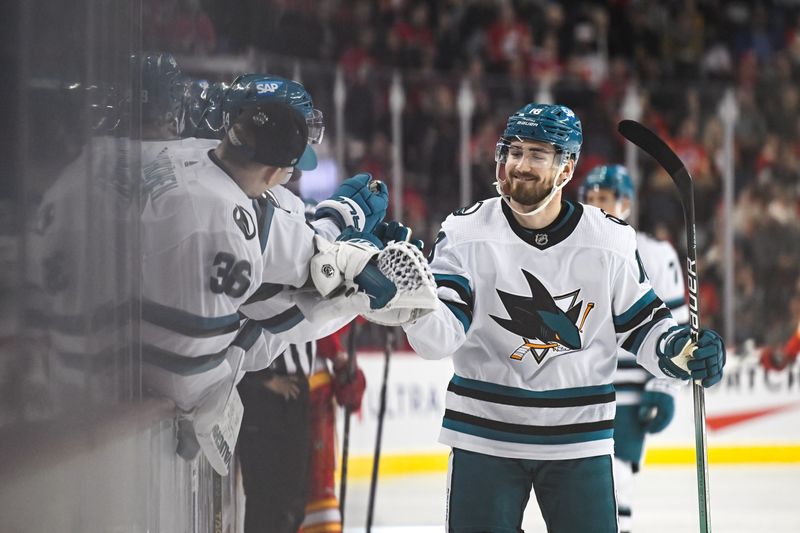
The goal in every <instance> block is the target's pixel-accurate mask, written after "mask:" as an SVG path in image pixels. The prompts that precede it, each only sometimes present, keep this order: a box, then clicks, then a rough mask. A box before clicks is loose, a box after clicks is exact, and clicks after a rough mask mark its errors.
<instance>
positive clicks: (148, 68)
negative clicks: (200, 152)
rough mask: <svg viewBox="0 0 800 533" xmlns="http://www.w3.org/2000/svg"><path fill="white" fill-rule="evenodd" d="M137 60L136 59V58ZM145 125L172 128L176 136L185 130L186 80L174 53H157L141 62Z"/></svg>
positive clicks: (141, 95) (147, 56)
mask: <svg viewBox="0 0 800 533" xmlns="http://www.w3.org/2000/svg"><path fill="white" fill-rule="evenodd" d="M134 59H135V56H134ZM140 68H141V75H142V87H141V94H140V101H141V104H142V122H143V124H145V125H148V126H154V127H162V126H164V125H170V126H172V127H173V128H174V134H175V135H176V136H177V135H178V134H179V133H180V132H181V131H182V130H183V95H184V91H185V87H186V85H185V83H186V80H185V78H184V77H183V75H182V74H181V69H180V68H179V67H178V63H177V62H176V61H175V58H174V57H173V56H172V54H169V53H166V52H155V53H150V54H145V55H144V56H142V57H141V59H140Z"/></svg>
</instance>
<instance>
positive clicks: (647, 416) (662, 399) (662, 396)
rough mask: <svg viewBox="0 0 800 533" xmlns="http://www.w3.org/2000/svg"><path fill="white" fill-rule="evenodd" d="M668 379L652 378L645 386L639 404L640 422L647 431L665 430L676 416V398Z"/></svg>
mask: <svg viewBox="0 0 800 533" xmlns="http://www.w3.org/2000/svg"><path fill="white" fill-rule="evenodd" d="M666 381H668V380H666V379H651V380H650V381H648V382H647V384H646V385H645V386H644V389H645V390H644V392H643V393H642V403H641V404H640V406H639V422H641V424H642V427H643V429H644V430H645V431H646V432H647V433H658V432H659V431H663V430H664V429H665V428H666V427H667V426H668V425H669V423H670V422H671V421H672V417H673V416H675V398H673V397H672V394H670V389H671V387H670V385H668V384H666V383H665V382H666Z"/></svg>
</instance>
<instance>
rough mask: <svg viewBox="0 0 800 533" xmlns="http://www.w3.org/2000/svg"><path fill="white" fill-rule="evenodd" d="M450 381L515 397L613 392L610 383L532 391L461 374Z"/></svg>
mask: <svg viewBox="0 0 800 533" xmlns="http://www.w3.org/2000/svg"><path fill="white" fill-rule="evenodd" d="M450 383H454V384H456V385H459V386H461V387H464V388H467V389H474V390H477V391H482V392H491V393H494V394H504V395H506V396H514V397H517V398H581V397H583V396H595V395H598V394H608V393H611V392H614V385H612V384H611V383H609V384H607V385H592V386H590V387H573V388H569V389H555V390H546V391H533V390H527V389H518V388H516V387H508V386H506V385H497V384H495V383H488V382H486V381H478V380H476V379H469V378H462V377H461V376H457V375H455V374H454V375H453V379H451V380H450Z"/></svg>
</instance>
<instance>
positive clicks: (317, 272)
mask: <svg viewBox="0 0 800 533" xmlns="http://www.w3.org/2000/svg"><path fill="white" fill-rule="evenodd" d="M316 244H317V248H319V250H320V252H319V253H318V254H317V255H315V256H314V257H313V258H312V259H311V279H312V281H313V282H314V286H315V287H316V288H317V291H318V292H319V293H320V295H322V296H323V297H330V298H335V297H337V296H341V295H344V296H350V295H351V294H353V293H355V292H361V293H364V294H365V295H366V296H367V297H368V298H369V308H370V309H381V308H382V307H385V306H386V304H387V303H389V301H391V300H392V298H394V296H395V294H397V287H396V286H395V284H394V283H392V282H391V281H390V280H389V279H388V278H387V277H386V276H384V275H383V274H382V273H381V271H380V270H379V269H378V266H377V263H376V261H375V260H374V258H375V257H376V256H377V255H378V253H379V252H380V250H381V248H383V243H381V241H380V240H379V239H378V238H377V237H376V236H375V235H373V234H371V233H366V232H361V231H357V230H355V229H354V228H352V227H348V228H345V230H344V231H343V232H342V233H341V235H339V237H338V238H337V239H336V242H335V243H328V242H327V241H325V240H324V239H322V238H319V237H318V238H317V241H316Z"/></svg>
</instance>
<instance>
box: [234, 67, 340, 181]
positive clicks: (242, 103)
mask: <svg viewBox="0 0 800 533" xmlns="http://www.w3.org/2000/svg"><path fill="white" fill-rule="evenodd" d="M265 101H278V102H282V103H286V104H289V105H290V106H292V107H293V108H294V109H296V110H297V111H299V112H300V113H302V115H303V116H304V117H305V120H306V125H307V126H308V142H309V146H308V147H307V148H306V150H305V152H304V153H303V156H302V157H301V158H300V161H299V162H298V164H297V165H296V167H297V168H299V169H300V170H313V169H314V168H316V166H317V155H316V153H315V152H314V150H313V148H311V146H310V145H311V144H317V143H319V142H321V141H322V137H323V135H324V133H325V124H324V121H323V117H322V112H321V111H320V110H318V109H315V108H314V103H313V101H312V99H311V95H310V94H308V91H306V89H305V87H303V86H302V85H301V84H300V83H298V82H296V81H293V80H289V79H286V78H281V77H278V76H266V75H262V74H244V75H242V76H239V77H238V78H236V79H235V80H234V81H233V82H232V83H231V86H230V88H229V89H228V90H227V91H226V93H225V96H224V97H223V99H222V125H223V127H224V128H225V129H227V128H228V126H229V125H230V124H232V123H233V121H235V119H236V117H237V116H238V115H239V114H240V113H241V112H242V110H244V109H246V108H247V107H249V106H251V105H254V104H257V103H260V102H265Z"/></svg>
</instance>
